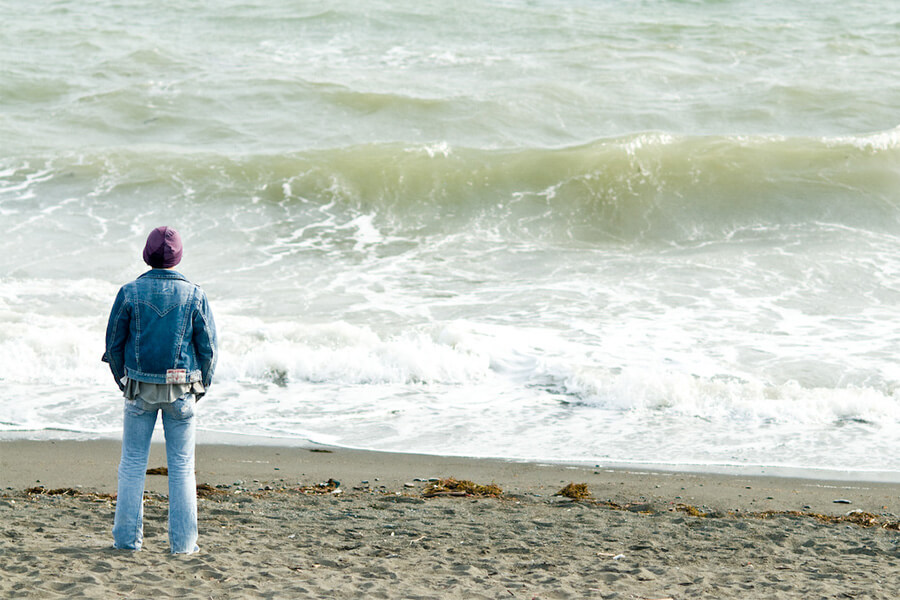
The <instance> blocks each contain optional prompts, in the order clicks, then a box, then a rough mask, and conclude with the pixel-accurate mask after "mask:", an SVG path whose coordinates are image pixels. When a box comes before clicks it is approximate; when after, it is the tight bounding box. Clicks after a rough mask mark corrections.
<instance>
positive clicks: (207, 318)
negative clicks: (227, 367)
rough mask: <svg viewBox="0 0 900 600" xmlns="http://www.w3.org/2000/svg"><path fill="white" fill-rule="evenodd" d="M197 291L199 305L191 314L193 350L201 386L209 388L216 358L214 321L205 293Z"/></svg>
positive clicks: (216, 342) (216, 344)
mask: <svg viewBox="0 0 900 600" xmlns="http://www.w3.org/2000/svg"><path fill="white" fill-rule="evenodd" d="M198 291H199V293H200V306H199V307H198V308H197V310H195V311H194V315H193V328H194V336H193V342H194V351H195V352H196V353H197V359H198V360H199V361H200V373H201V376H202V378H203V380H202V383H203V387H204V388H209V386H210V385H211V384H212V378H213V372H214V371H215V370H216V360H217V358H218V341H217V339H216V322H215V321H214V320H213V315H212V311H211V310H210V308H209V301H208V300H207V299H206V293H205V292H204V291H203V290H199V289H198Z"/></svg>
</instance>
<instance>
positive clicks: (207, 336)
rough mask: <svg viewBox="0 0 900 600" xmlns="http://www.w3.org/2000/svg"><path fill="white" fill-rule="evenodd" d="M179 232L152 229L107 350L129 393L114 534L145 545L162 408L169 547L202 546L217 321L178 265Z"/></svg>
mask: <svg viewBox="0 0 900 600" xmlns="http://www.w3.org/2000/svg"><path fill="white" fill-rule="evenodd" d="M181 255H182V244H181V236H180V235H178V232H177V231H175V230H174V229H172V228H171V227H157V228H156V229H154V230H153V231H151V232H150V235H149V236H148V237H147V243H146V245H145V247H144V262H146V263H147V264H148V265H149V266H150V267H152V269H151V270H150V271H147V272H146V273H144V274H143V275H141V276H140V277H138V278H137V279H135V280H134V281H132V282H130V283H127V284H125V285H124V286H122V288H121V289H120V290H119V293H118V295H117V296H116V300H115V303H114V304H113V307H112V311H110V314H109V323H108V324H107V327H106V353H105V354H104V355H103V359H104V361H106V362H108V363H109V368H110V370H111V371H112V374H113V377H114V378H115V381H116V384H118V386H119V389H121V390H122V392H123V394H124V396H125V419H124V426H123V431H122V458H121V460H120V461H119V473H118V475H119V484H118V495H117V500H116V516H115V521H114V523H113V541H114V546H115V547H116V548H121V549H128V550H140V549H141V546H142V544H143V539H144V527H143V518H144V505H143V497H144V478H145V476H146V472H147V461H148V459H149V456H150V439H151V436H152V435H153V428H154V427H155V426H156V416H157V413H158V412H161V413H162V422H163V429H164V431H165V438H166V462H167V464H168V477H169V546H170V549H171V551H172V553H173V554H191V553H193V552H197V551H198V550H199V549H200V548H199V547H198V546H197V484H196V476H195V474H194V444H195V425H194V405H195V403H196V402H197V401H198V400H200V398H201V397H202V396H203V395H204V394H205V393H206V390H207V389H208V388H209V386H210V384H211V383H212V376H213V371H214V370H215V367H216V354H217V348H216V345H217V343H216V326H215V323H214V322H213V316H212V312H211V311H210V308H209V302H208V301H207V299H206V294H205V293H204V292H203V290H202V289H200V287H198V286H197V285H194V284H193V283H191V282H190V281H188V280H187V278H185V277H184V275H182V274H180V273H178V272H177V271H173V270H172V268H173V267H175V266H176V265H177V264H178V263H179V262H181Z"/></svg>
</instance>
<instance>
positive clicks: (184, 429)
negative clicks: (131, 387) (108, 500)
mask: <svg viewBox="0 0 900 600" xmlns="http://www.w3.org/2000/svg"><path fill="white" fill-rule="evenodd" d="M194 404H195V400H194V395H193V394H186V395H185V396H184V397H182V398H179V399H178V400H176V401H175V402H172V403H170V404H159V405H147V404H144V403H143V402H141V401H139V400H137V401H135V400H126V401H125V421H124V428H123V431H122V458H121V460H120V461H119V486H118V496H117V499H116V518H115V522H114V523H113V541H114V545H115V547H116V548H122V549H129V550H140V549H141V546H142V545H143V542H144V502H143V501H144V479H145V477H146V473H147V461H148V460H149V458H150V439H151V437H152V436H153V428H154V427H155V426H156V415H157V413H158V412H161V413H162V422H163V430H164V431H165V436H166V463H167V467H168V470H169V475H168V477H169V548H170V549H171V551H172V553H173V554H190V553H193V552H197V551H198V550H199V549H200V548H198V546H197V483H196V476H195V474H194V446H195V438H196V436H195V426H194ZM157 407H158V408H157Z"/></svg>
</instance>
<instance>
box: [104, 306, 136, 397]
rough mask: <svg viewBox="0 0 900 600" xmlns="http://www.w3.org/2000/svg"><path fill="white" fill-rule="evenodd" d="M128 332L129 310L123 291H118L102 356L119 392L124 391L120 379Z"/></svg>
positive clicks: (123, 367)
mask: <svg viewBox="0 0 900 600" xmlns="http://www.w3.org/2000/svg"><path fill="white" fill-rule="evenodd" d="M130 332H131V310H130V307H129V305H128V303H127V302H126V301H125V290H124V289H120V290H119V293H118V295H116V301H115V302H114V303H113V307H112V310H111V311H110V312H109V322H108V323H107V324H106V354H104V355H103V359H104V360H105V361H106V362H108V363H109V370H110V371H112V374H113V377H114V378H115V380H116V385H118V386H119V389H120V390H124V389H125V384H123V383H122V378H123V377H125V344H126V343H127V342H128V335H129V334H130Z"/></svg>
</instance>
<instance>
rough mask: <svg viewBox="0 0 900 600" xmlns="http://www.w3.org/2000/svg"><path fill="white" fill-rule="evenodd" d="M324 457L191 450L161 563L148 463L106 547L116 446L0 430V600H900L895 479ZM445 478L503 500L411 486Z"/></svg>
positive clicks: (157, 501) (158, 501) (161, 483)
mask: <svg viewBox="0 0 900 600" xmlns="http://www.w3.org/2000/svg"><path fill="white" fill-rule="evenodd" d="M317 449H318V450H321V448H309V447H306V448H296V447H293V448H289V447H276V446H234V445H201V446H198V460H197V481H198V482H199V483H205V484H208V485H209V486H210V489H211V492H209V493H206V494H204V495H202V496H201V500H200V540H199V543H200V547H201V552H200V553H199V554H196V555H192V556H171V555H169V554H168V547H167V537H166V517H165V515H166V500H165V493H166V478H165V477H164V476H160V475H149V476H148V477H147V489H148V491H149V493H148V496H147V501H146V503H145V510H146V515H145V537H146V539H145V547H144V550H143V551H141V552H139V553H133V552H128V551H116V550H112V549H111V543H112V542H111V535H110V529H111V527H112V515H113V511H114V500H113V499H112V498H111V497H107V496H105V495H107V494H114V493H115V478H116V465H117V462H118V454H119V444H118V442H114V441H109V442H107V441H92V442H70V441H38V442H31V441H15V442H0V597H3V598H18V597H22V598H26V597H28V598H30V597H42V598H59V597H64V598H75V597H83V598H110V597H113V598H123V597H125V598H148V597H154V596H155V597H183V598H321V597H350V598H357V597H359V598H370V597H371V598H629V599H630V598H678V599H682V598H741V599H746V598H804V599H807V598H886V599H887V598H890V599H894V598H898V597H900V568H898V562H900V532H898V531H895V530H893V529H889V528H885V527H884V526H887V527H894V526H896V523H897V522H898V521H900V517H898V515H900V494H898V492H900V485H896V484H884V483H864V482H846V481H843V482H841V481H817V480H808V479H789V478H777V477H749V476H747V477H745V476H717V475H705V474H684V473H665V472H638V471H629V470H612V469H603V468H581V467H567V466H564V465H541V464H534V463H519V462H507V461H495V460H474V459H462V458H448V457H431V456H419V455H404V454H389V453H373V452H358V451H350V450H342V449H331V451H330V452H316V451H312V450H317ZM164 465H165V455H164V450H163V448H162V447H161V446H154V449H153V453H152V455H151V460H150V465H149V466H150V467H158V466H164ZM445 477H455V478H457V479H469V480H472V481H474V482H476V483H480V484H488V483H496V484H497V485H499V486H500V487H501V488H502V489H503V491H504V495H503V497H501V498H482V497H455V496H454V497H436V498H425V497H423V490H424V489H425V486H426V485H427V484H428V482H427V481H423V480H428V479H431V478H445ZM329 479H332V480H337V481H340V482H341V485H340V488H339V491H338V492H337V493H322V494H316V493H310V492H312V491H314V490H315V485H316V484H317V483H320V482H325V481H327V480H329ZM570 482H575V483H586V484H587V485H588V489H589V490H590V492H591V494H592V499H590V500H587V501H581V502H573V501H571V500H569V499H567V498H562V497H558V496H554V495H553V494H554V493H556V492H557V491H558V490H559V489H560V488H562V487H563V486H564V485H565V484H567V483H570ZM35 486H44V491H45V492H46V491H51V490H54V489H58V488H62V489H63V490H67V489H68V490H73V491H68V493H70V494H71V493H77V494H78V495H60V494H59V493H57V494H47V493H35V492H30V493H29V492H27V491H26V490H27V489H28V488H32V487H35ZM217 486H218V487H217ZM835 500H842V501H847V502H849V503H843V502H842V503H835V502H834V501H835ZM850 511H863V512H864V513H869V514H871V516H868V515H866V516H865V517H863V518H861V517H860V516H859V515H858V514H857V515H856V516H853V515H851V516H850V517H848V516H847V514H848V513H850ZM814 513H818V514H820V515H826V516H830V517H832V518H831V519H829V520H822V519H821V518H816V517H815V516H812V515H813V514H814ZM698 515H699V516H698ZM854 521H859V522H864V523H865V522H871V523H873V526H870V527H865V526H862V525H860V524H858V523H857V522H854Z"/></svg>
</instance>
